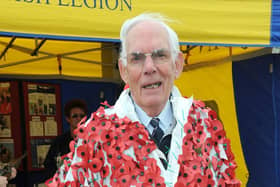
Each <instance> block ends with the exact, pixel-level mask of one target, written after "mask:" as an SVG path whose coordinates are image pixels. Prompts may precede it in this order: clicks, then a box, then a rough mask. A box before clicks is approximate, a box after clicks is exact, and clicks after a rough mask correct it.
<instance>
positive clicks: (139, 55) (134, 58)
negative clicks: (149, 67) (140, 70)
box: [132, 54, 142, 60]
mask: <svg viewBox="0 0 280 187" xmlns="http://www.w3.org/2000/svg"><path fill="white" fill-rule="evenodd" d="M141 56H142V55H141V54H137V55H133V57H132V59H133V60H141V58H142V57H141Z"/></svg>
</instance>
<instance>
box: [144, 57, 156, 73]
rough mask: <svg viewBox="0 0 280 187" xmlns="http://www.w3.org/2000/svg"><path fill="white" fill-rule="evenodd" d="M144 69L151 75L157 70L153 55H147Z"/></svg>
mask: <svg viewBox="0 0 280 187" xmlns="http://www.w3.org/2000/svg"><path fill="white" fill-rule="evenodd" d="M143 69H144V72H145V73H151V72H154V71H155V70H156V66H155V64H154V61H153V59H152V55H150V54H147V55H146V58H145V62H144V64H143Z"/></svg>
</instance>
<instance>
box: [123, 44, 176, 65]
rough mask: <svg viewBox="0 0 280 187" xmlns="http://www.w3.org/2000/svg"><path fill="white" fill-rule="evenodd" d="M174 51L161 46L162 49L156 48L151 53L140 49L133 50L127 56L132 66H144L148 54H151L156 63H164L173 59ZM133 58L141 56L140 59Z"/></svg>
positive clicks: (128, 62)
mask: <svg viewBox="0 0 280 187" xmlns="http://www.w3.org/2000/svg"><path fill="white" fill-rule="evenodd" d="M172 53H173V51H170V50H168V49H165V48H161V49H155V50H153V51H152V52H150V53H142V52H139V51H137V52H132V53H130V54H128V55H127V56H126V57H125V58H126V59H127V64H130V65H132V66H142V67H143V65H144V64H145V62H146V60H147V57H148V56H151V58H152V61H153V63H154V64H164V63H166V62H168V61H169V60H172ZM133 58H139V59H133ZM133 61H134V62H133Z"/></svg>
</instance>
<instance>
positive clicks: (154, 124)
mask: <svg viewBox="0 0 280 187" xmlns="http://www.w3.org/2000/svg"><path fill="white" fill-rule="evenodd" d="M150 124H151V125H152V127H154V128H157V127H158V126H159V118H152V119H151V121H150Z"/></svg>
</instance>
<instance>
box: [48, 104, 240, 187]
mask: <svg viewBox="0 0 280 187" xmlns="http://www.w3.org/2000/svg"><path fill="white" fill-rule="evenodd" d="M202 113H203V114H207V115H206V116H207V117H205V115H204V117H202ZM184 133H185V136H184V138H183V140H182V141H183V142H182V154H181V155H179V157H178V163H179V165H180V169H179V175H178V179H177V182H176V184H175V187H181V186H182V187H183V186H188V187H205V186H207V187H208V186H209V187H210V186H215V184H216V185H217V186H226V187H235V186H236V187H239V186H241V182H240V181H239V180H237V179H236V178H235V172H234V171H235V169H236V167H237V166H236V163H235V161H234V155H233V153H232V151H231V148H230V141H229V139H227V138H226V137H225V131H224V129H223V125H222V124H221V122H220V121H218V120H217V115H216V113H215V112H214V111H213V110H211V109H209V108H207V107H205V105H204V103H202V102H200V101H193V104H192V106H191V109H190V111H189V116H188V121H187V123H186V124H185V125H184ZM75 134H76V138H75V140H73V141H74V142H71V143H70V147H71V152H70V153H68V154H67V155H65V156H64V160H63V165H62V166H61V168H60V169H59V170H58V171H57V172H56V174H55V175H54V176H53V177H52V178H51V179H49V180H48V181H46V183H45V184H46V185H47V186H49V187H53V186H71V187H75V186H106V184H107V185H108V186H114V187H115V186H116V187H123V186H124V187H126V186H127V187H128V186H132V185H134V186H136V187H138V186H139V187H140V186H141V187H146V186H168V185H167V184H165V181H164V178H163V177H162V176H161V170H160V168H159V167H158V165H157V163H156V160H155V159H154V158H151V157H149V154H150V153H151V152H152V151H154V150H155V149H156V148H157V147H156V144H155V143H154V142H153V141H152V140H151V139H150V137H149V134H148V132H147V130H145V127H144V126H143V125H142V124H140V123H139V122H132V121H131V120H130V119H128V118H126V117H125V118H118V116H117V115H116V114H114V115H107V114H106V113H105V109H104V107H100V108H99V109H98V110H97V111H96V112H94V113H93V114H92V115H91V118H90V120H88V122H87V123H86V124H84V123H81V124H79V125H78V128H77V129H76V130H75ZM220 146H222V148H223V151H224V153H225V154H226V158H224V156H220V155H221V154H220V151H221V150H220ZM128 149H130V150H133V155H129V154H127V150H128ZM213 151H215V152H214V153H215V154H214V155H213V154H212V152H213ZM74 158H75V159H74ZM108 181H109V183H108Z"/></svg>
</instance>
